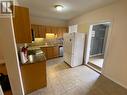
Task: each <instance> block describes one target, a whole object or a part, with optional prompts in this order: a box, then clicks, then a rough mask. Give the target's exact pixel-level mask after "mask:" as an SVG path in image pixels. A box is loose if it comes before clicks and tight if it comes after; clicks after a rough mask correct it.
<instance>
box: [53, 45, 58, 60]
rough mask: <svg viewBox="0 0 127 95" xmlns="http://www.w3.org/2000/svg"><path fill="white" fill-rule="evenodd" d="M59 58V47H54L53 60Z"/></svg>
mask: <svg viewBox="0 0 127 95" xmlns="http://www.w3.org/2000/svg"><path fill="white" fill-rule="evenodd" d="M57 57H59V47H58V46H55V47H53V58H57Z"/></svg>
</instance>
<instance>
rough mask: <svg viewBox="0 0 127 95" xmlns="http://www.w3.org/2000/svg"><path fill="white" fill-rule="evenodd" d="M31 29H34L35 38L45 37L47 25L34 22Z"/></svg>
mask: <svg viewBox="0 0 127 95" xmlns="http://www.w3.org/2000/svg"><path fill="white" fill-rule="evenodd" d="M31 29H33V31H34V36H35V38H45V31H46V30H45V26H42V25H35V24H32V25H31Z"/></svg>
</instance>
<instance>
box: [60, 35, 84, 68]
mask: <svg viewBox="0 0 127 95" xmlns="http://www.w3.org/2000/svg"><path fill="white" fill-rule="evenodd" d="M84 43H85V33H65V34H64V42H63V46H64V61H65V62H66V63H67V64H69V65H70V66H71V67H76V66H79V65H82V64H83V54H84Z"/></svg>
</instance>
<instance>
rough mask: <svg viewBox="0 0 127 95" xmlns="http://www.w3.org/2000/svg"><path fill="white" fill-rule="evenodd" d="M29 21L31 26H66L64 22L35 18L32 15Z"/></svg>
mask: <svg viewBox="0 0 127 95" xmlns="http://www.w3.org/2000/svg"><path fill="white" fill-rule="evenodd" d="M30 21H31V23H32V24H38V25H51V26H67V24H68V22H67V21H66V20H59V19H52V18H46V17H37V16H32V15H30Z"/></svg>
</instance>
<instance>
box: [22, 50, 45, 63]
mask: <svg viewBox="0 0 127 95" xmlns="http://www.w3.org/2000/svg"><path fill="white" fill-rule="evenodd" d="M42 61H46V57H45V55H44V53H43V51H42V50H41V49H34V50H28V61H27V62H26V63H21V65H28V64H34V63H39V62H42Z"/></svg>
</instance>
